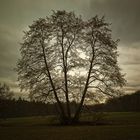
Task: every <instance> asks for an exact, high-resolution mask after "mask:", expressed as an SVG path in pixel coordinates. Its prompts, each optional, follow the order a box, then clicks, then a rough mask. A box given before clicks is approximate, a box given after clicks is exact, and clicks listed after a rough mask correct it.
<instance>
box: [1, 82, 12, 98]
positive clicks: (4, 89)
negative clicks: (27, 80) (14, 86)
mask: <svg viewBox="0 0 140 140" xmlns="http://www.w3.org/2000/svg"><path fill="white" fill-rule="evenodd" d="M12 97H13V92H12V91H10V88H9V86H8V85H6V84H2V83H0V99H12Z"/></svg>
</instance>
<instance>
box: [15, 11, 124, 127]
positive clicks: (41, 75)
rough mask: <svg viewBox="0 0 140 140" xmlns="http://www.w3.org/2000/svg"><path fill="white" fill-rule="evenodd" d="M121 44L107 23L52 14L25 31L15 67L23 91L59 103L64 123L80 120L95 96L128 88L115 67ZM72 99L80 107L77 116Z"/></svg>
mask: <svg viewBox="0 0 140 140" xmlns="http://www.w3.org/2000/svg"><path fill="white" fill-rule="evenodd" d="M117 42H118V41H113V39H112V38H111V30H110V29H109V24H108V23H106V22H105V21H104V18H101V19H99V18H98V17H97V16H96V17H94V18H92V19H90V20H89V21H83V20H82V19H81V17H76V15H75V14H74V13H73V12H66V11H57V12H55V11H54V12H53V14H52V15H51V16H50V17H46V18H40V19H38V20H37V21H34V23H33V24H32V25H31V26H29V30H28V31H27V32H25V35H24V38H23V43H22V44H21V49H20V51H21V59H20V60H19V61H18V64H17V72H18V79H19V83H20V86H21V88H23V89H27V90H29V91H30V97H31V98H34V99H37V100H42V101H48V102H49V101H50V102H57V103H58V111H59V114H60V117H61V119H62V122H63V123H66V124H68V123H72V122H74V121H78V119H79V115H80V113H81V110H82V106H83V104H84V101H85V100H86V99H90V97H91V96H92V95H93V91H94V93H95V92H96V94H97V95H99V94H100V95H104V97H103V98H105V97H107V96H114V95H119V93H120V92H119V91H120V87H122V86H123V85H124V84H125V79H124V78H123V77H124V76H123V75H122V74H121V73H120V68H119V66H118V64H117V56H118V52H117ZM98 93H99V94H98ZM94 95H95V94H94ZM73 100H75V101H77V102H78V103H79V107H78V108H77V110H76V112H75V114H74V115H72V113H71V109H70V102H71V101H73ZM64 102H65V103H66V107H64V106H63V103H64Z"/></svg>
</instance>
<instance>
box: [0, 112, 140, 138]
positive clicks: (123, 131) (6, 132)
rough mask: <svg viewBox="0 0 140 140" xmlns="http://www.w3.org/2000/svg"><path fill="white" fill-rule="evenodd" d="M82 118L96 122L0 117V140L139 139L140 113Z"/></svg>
mask: <svg viewBox="0 0 140 140" xmlns="http://www.w3.org/2000/svg"><path fill="white" fill-rule="evenodd" d="M83 120H91V121H93V122H95V123H94V124H95V125H84V126H83V125H82V126H59V125H50V124H56V123H57V119H56V118H55V117H29V118H28V117H27V118H12V119H6V120H0V140H140V113H134V112H129V113H125V112H123V113H113V112H112V113H103V114H101V113H97V114H93V115H90V116H89V115H83V117H82V118H81V121H83ZM97 124H100V125H97Z"/></svg>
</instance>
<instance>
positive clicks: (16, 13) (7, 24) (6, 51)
mask: <svg viewBox="0 0 140 140" xmlns="http://www.w3.org/2000/svg"><path fill="white" fill-rule="evenodd" d="M139 5H140V1H139V0H133V1H132V0H38V1H37V0H0V19H1V20H0V81H1V82H6V83H8V84H9V85H10V86H11V88H13V90H15V91H17V92H19V90H18V88H17V82H16V79H17V76H16V73H15V72H14V71H13V68H14V67H15V65H16V61H17V59H18V58H19V57H20V53H19V46H20V45H19V43H20V42H21V41H22V36H23V33H22V31H23V30H27V26H28V25H30V24H32V22H33V20H36V19H37V18H39V17H45V16H47V15H50V14H51V10H68V11H74V12H75V13H76V14H78V15H79V14H80V15H82V16H83V17H84V18H90V17H91V16H94V15H96V14H98V15H99V16H103V15H105V16H106V19H107V21H108V22H111V23H112V25H111V27H112V30H113V32H112V34H113V37H114V38H120V39H121V42H120V44H119V52H120V57H119V63H120V65H121V67H122V69H123V71H124V72H125V73H126V74H127V75H126V79H127V80H128V84H129V85H127V87H128V88H127V89H129V90H130V87H131V90H132V89H133V90H134V88H135V85H137V89H138V87H139V86H138V85H139V84H140V80H139V79H138V77H140V73H139V71H140V55H139V52H140V16H139V13H140V8H139Z"/></svg>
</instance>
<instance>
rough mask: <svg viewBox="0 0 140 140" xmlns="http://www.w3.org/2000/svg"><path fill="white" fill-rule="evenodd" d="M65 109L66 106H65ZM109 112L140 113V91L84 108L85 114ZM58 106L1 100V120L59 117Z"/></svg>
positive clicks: (72, 104) (73, 107)
mask: <svg viewBox="0 0 140 140" xmlns="http://www.w3.org/2000/svg"><path fill="white" fill-rule="evenodd" d="M63 106H64V107H65V104H63ZM70 106H71V111H72V112H74V111H75V109H76V107H77V104H76V103H75V102H72V103H71V104H70ZM104 111H105V112H108V111H113V112H115V111H119V112H121V111H123V112H127V111H140V91H137V92H135V93H134V94H131V95H125V96H121V97H118V98H113V99H109V100H108V101H107V102H106V103H104V104H97V105H88V106H84V107H83V112H104ZM57 114H58V110H57V105H56V104H45V103H42V102H35V101H25V100H22V99H21V98H19V99H18V100H14V99H12V100H11V99H0V118H8V117H26V116H46V115H57Z"/></svg>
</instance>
